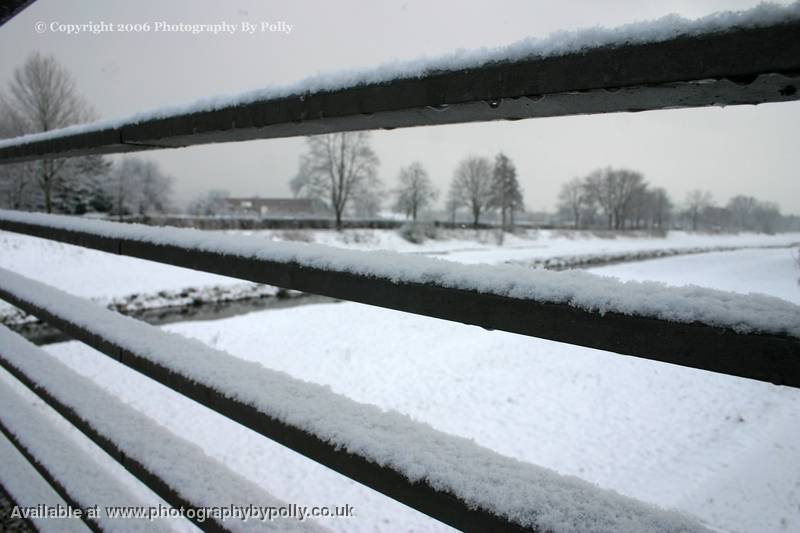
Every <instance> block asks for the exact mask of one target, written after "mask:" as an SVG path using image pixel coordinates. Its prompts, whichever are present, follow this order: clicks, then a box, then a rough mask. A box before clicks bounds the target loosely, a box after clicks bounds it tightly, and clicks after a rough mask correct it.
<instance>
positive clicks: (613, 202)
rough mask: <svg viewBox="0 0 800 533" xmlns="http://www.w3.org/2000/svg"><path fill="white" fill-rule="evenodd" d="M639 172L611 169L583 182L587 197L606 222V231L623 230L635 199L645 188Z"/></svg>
mask: <svg viewBox="0 0 800 533" xmlns="http://www.w3.org/2000/svg"><path fill="white" fill-rule="evenodd" d="M646 186H647V185H646V183H645V181H644V176H642V175H641V174H640V173H639V172H636V171H633V170H627V169H614V168H611V167H608V168H605V169H599V170H595V171H594V172H592V173H591V174H590V175H589V176H588V177H587V178H586V181H585V187H586V191H587V193H588V194H589V197H590V198H591V199H592V200H593V201H595V202H597V204H598V205H599V206H600V208H601V209H602V210H603V213H604V214H605V216H606V219H607V221H608V229H612V228H613V229H625V223H626V221H627V220H628V217H629V215H630V214H631V210H632V208H633V205H634V202H635V199H637V198H641V191H642V190H643V188H644V187H646Z"/></svg>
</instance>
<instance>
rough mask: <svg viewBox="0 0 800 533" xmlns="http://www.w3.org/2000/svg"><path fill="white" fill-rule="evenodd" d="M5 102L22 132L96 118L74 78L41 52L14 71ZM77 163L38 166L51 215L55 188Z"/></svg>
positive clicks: (49, 162) (54, 161)
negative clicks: (79, 92)
mask: <svg viewBox="0 0 800 533" xmlns="http://www.w3.org/2000/svg"><path fill="white" fill-rule="evenodd" d="M3 101H4V105H3V107H4V113H7V114H8V115H9V117H10V120H11V121H12V122H13V123H14V124H15V125H16V127H17V129H18V130H19V131H20V132H21V133H37V132H45V131H50V130H54V129H58V128H63V127H65V126H70V125H72V124H78V123H81V122H86V121H88V120H90V119H92V118H93V112H92V111H91V108H90V106H89V104H88V103H87V102H86V101H85V100H84V99H83V98H82V97H81V96H80V94H78V91H77V89H76V86H75V80H74V78H73V77H72V75H71V74H70V73H69V72H68V71H67V70H66V69H65V68H64V67H62V66H61V65H60V64H59V63H58V62H57V61H56V60H55V58H54V57H53V56H45V55H42V54H40V53H39V52H35V53H33V54H31V55H30V56H28V59H27V60H26V61H25V63H24V64H23V65H22V66H20V67H17V68H16V69H15V70H14V74H13V76H12V78H11V81H10V82H9V85H8V95H7V96H5V97H4V98H3ZM95 160H99V159H97V158H96V159H95ZM77 164H78V162H77V161H70V160H66V159H51V160H45V161H40V162H39V163H38V164H37V167H38V168H37V170H36V181H37V183H38V185H39V188H40V189H41V191H42V195H43V200H44V207H45V210H46V211H47V212H48V213H50V212H52V211H53V196H54V191H55V189H56V188H57V187H58V186H59V185H60V181H61V180H62V178H63V177H64V176H65V175H66V174H67V173H68V172H69V171H75V168H76V165H77ZM83 170H86V169H85V164H84V169H83Z"/></svg>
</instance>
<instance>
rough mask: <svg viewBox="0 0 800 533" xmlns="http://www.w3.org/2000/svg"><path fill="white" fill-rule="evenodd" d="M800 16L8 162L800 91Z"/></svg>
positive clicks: (150, 129)
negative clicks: (798, 20)
mask: <svg viewBox="0 0 800 533" xmlns="http://www.w3.org/2000/svg"><path fill="white" fill-rule="evenodd" d="M798 35H800V22H797V21H793V22H790V23H786V24H776V25H773V26H769V27H763V28H750V29H737V30H734V31H727V32H719V33H712V34H707V35H700V36H693V37H679V38H676V39H672V40H668V41H663V42H656V43H647V44H627V45H621V46H606V47H600V48H595V49H589V50H586V51H582V52H578V53H572V54H568V55H563V56H557V57H545V58H541V57H533V58H529V59H524V60H519V61H508V62H498V63H491V64H488V65H485V66H482V67H480V68H473V69H466V70H460V71H444V72H435V73H431V74H429V75H426V76H424V77H421V78H409V79H398V80H394V81H387V82H384V83H376V84H370V85H363V86H357V87H352V88H348V89H341V90H335V91H328V92H320V93H315V94H297V95H293V96H288V97H285V98H277V99H267V100H259V101H255V102H252V103H247V104H239V105H231V106H228V107H223V108H222V109H217V110H214V111H200V112H188V113H186V114H182V115H176V116H171V117H168V118H159V119H153V120H144V121H141V122H134V121H131V122H128V123H122V124H119V125H115V127H108V128H105V129H99V130H96V131H94V130H93V131H81V132H76V133H72V134H68V135H64V136H61V137H58V138H55V139H50V140H42V141H34V142H26V143H24V144H16V145H11V146H5V147H0V164H2V163H14V162H20V161H31V160H36V159H43V158H56V157H71V156H78V155H87V154H110V153H117V152H128V151H134V150H148V149H156V148H176V147H182V146H192V145H199V144H207V143H217V142H237V141H246V140H252V139H267V138H277V137H292V136H298V135H315V134H320V133H329V132H336V131H353V130H366V129H378V128H387V129H392V128H402V127H410V126H425V125H435V124H456V123H462V122H475V121H487V120H499V119H505V120H518V119H524V118H532V117H549V116H560V115H575V114H586V113H610V112H616V111H646V110H652V109H664V108H673V107H697V106H710V105H737V104H759V103H764V102H784V101H790V100H797V99H798V98H800V93H798V90H797V88H798V87H800V38H798Z"/></svg>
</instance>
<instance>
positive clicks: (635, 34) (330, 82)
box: [0, 1, 800, 148]
mask: <svg viewBox="0 0 800 533" xmlns="http://www.w3.org/2000/svg"><path fill="white" fill-rule="evenodd" d="M797 20H800V1H796V2H794V3H792V4H789V5H779V4H774V3H761V4H759V5H757V6H755V7H753V8H751V9H748V10H745V11H721V12H717V13H713V14H711V15H708V16H705V17H701V18H698V19H694V20H689V19H686V18H683V17H681V16H679V15H677V14H671V15H666V16H664V17H661V18H658V19H655V20H650V21H642V22H634V23H630V24H625V25H622V26H618V27H615V28H604V27H602V26H594V27H591V28H584V29H580V30H575V31H558V32H555V33H552V34H551V35H550V36H548V37H547V38H535V37H529V38H526V39H522V40H520V41H517V42H514V43H511V44H509V45H506V46H500V47H495V48H485V47H484V48H478V49H474V50H457V51H455V52H452V53H450V54H446V55H442V56H439V57H420V58H417V59H414V60H407V61H397V60H395V61H391V62H387V63H384V64H383V65H379V66H378V67H373V68H368V69H363V68H362V69H352V70H345V71H339V72H330V73H322V74H317V75H315V76H310V77H307V78H305V79H302V80H300V81H297V82H294V83H290V84H285V85H274V86H269V87H265V88H261V89H256V90H251V91H247V92H243V93H239V94H228V95H218V96H214V97H209V98H203V99H200V100H197V101H194V102H190V103H184V104H177V105H171V106H165V107H161V108H158V109H154V110H151V111H146V112H140V113H136V114H133V115H130V116H126V117H120V118H116V119H104V120H99V121H96V122H92V123H88V124H80V125H75V126H69V127H67V128H62V129H58V130H52V131H46V132H42V133H33V134H29V135H23V136H21V137H16V138H12V139H6V140H0V148H5V147H9V146H17V145H22V144H27V143H30V142H36V141H44V140H49V139H56V138H60V137H66V136H68V135H77V134H82V133H89V132H97V131H102V130H109V129H115V128H120V127H122V126H127V125H133V124H138V123H141V122H145V121H148V120H155V119H162V118H169V117H174V116H179V115H184V114H189V113H197V112H202V111H215V110H219V109H222V108H225V107H231V106H236V105H244V104H249V103H253V102H257V101H261V100H270V99H277V98H284V97H289V96H301V95H309V94H314V93H320V92H328V91H335V90H339V89H347V88H351V87H358V86H364V85H372V84H378V83H383V82H388V81H393V80H398V79H408V78H422V77H425V76H428V75H431V74H435V73H441V72H447V71H458V70H463V69H472V68H480V67H482V66H485V65H488V64H491V63H498V62H513V61H520V60H524V59H529V58H534V57H556V56H561V55H566V54H571V53H577V52H582V51H586V50H590V49H592V48H600V47H606V46H621V45H631V44H645V43H656V42H663V41H668V40H671V39H675V38H678V37H693V36H699V35H706V34H712V33H719V32H725V31H730V30H733V29H738V28H760V27H766V26H772V25H775V24H782V23H788V22H792V21H797Z"/></svg>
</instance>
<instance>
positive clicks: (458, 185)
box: [450, 156, 492, 228]
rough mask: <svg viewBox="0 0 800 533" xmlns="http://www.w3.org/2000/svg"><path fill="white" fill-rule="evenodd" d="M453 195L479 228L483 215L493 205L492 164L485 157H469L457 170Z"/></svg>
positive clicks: (452, 187)
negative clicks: (469, 213) (465, 208)
mask: <svg viewBox="0 0 800 533" xmlns="http://www.w3.org/2000/svg"><path fill="white" fill-rule="evenodd" d="M450 187H451V194H452V195H453V197H455V198H458V199H459V202H460V204H461V205H465V206H467V208H469V210H470V212H471V213H472V224H473V225H474V226H475V227H476V228H477V227H478V224H480V220H481V215H482V214H483V213H485V212H486V211H487V210H488V209H489V208H490V207H491V205H492V164H491V162H490V161H489V160H488V159H486V158H485V157H475V156H469V157H467V158H466V159H464V160H462V161H461V163H459V164H458V167H457V168H456V173H455V176H454V177H453V182H452V183H451V184H450Z"/></svg>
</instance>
